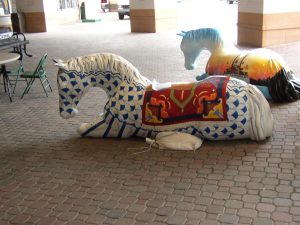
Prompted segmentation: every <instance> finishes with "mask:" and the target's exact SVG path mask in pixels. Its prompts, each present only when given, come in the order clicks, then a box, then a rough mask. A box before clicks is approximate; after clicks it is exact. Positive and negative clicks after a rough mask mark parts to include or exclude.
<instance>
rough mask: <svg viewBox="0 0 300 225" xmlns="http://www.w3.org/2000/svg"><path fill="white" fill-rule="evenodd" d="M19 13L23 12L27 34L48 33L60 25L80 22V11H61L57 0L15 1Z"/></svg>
mask: <svg viewBox="0 0 300 225" xmlns="http://www.w3.org/2000/svg"><path fill="white" fill-rule="evenodd" d="M15 1H16V8H17V10H18V12H23V13H24V17H25V21H26V32H28V33H31V32H46V31H49V30H51V29H54V28H55V27H56V26H58V25H59V24H63V23H69V22H74V21H78V20H79V9H78V8H76V9H65V10H59V9H58V5H57V1H56V0H15Z"/></svg>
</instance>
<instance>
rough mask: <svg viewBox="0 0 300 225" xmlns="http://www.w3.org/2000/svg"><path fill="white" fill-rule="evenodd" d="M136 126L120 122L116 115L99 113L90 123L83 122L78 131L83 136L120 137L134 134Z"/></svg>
mask: <svg viewBox="0 0 300 225" xmlns="http://www.w3.org/2000/svg"><path fill="white" fill-rule="evenodd" d="M134 132H135V128H134V127H133V126H130V125H128V124H126V123H125V122H120V121H119V120H117V119H116V118H115V117H113V116H111V115H110V114H109V115H108V116H105V115H104V114H101V115H99V116H98V117H97V118H96V119H94V120H93V121H92V122H90V123H83V124H81V125H80V126H79V128H78V133H79V134H80V135H81V136H82V137H100V138H106V137H118V138H127V137H130V136H132V135H133V134H134Z"/></svg>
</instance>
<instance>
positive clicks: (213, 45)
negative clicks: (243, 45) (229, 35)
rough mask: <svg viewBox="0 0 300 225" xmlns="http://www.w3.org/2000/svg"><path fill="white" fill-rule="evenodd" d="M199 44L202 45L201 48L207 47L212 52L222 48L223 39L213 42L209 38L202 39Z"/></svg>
mask: <svg viewBox="0 0 300 225" xmlns="http://www.w3.org/2000/svg"><path fill="white" fill-rule="evenodd" d="M199 43H200V42H199ZM201 46H203V47H202V49H207V50H208V51H209V52H210V53H211V54H213V53H214V52H216V51H223V50H224V44H223V41H220V42H215V41H212V40H210V39H204V40H203V41H201Z"/></svg>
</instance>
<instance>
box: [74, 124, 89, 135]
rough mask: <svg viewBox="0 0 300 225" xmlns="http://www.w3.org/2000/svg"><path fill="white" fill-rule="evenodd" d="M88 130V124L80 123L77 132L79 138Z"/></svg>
mask: <svg viewBox="0 0 300 225" xmlns="http://www.w3.org/2000/svg"><path fill="white" fill-rule="evenodd" d="M88 129H89V124H88V123H82V124H81V125H80V126H79V127H78V129H77V132H78V134H79V135H80V136H83V135H84V133H86V131H87V130H88Z"/></svg>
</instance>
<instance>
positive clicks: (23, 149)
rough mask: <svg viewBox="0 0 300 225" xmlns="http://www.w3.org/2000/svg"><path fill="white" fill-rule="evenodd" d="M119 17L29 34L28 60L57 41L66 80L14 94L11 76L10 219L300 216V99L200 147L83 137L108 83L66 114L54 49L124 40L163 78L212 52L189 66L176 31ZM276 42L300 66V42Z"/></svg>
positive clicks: (1, 215) (0, 178) (175, 220)
mask: <svg viewBox="0 0 300 225" xmlns="http://www.w3.org/2000/svg"><path fill="white" fill-rule="evenodd" d="M116 22H117V19H116V21H114V20H113V21H108V22H106V23H105V21H104V22H100V23H98V24H78V26H76V29H74V26H72V25H70V26H66V27H64V29H63V30H59V31H53V32H48V33H42V34H28V38H29V40H30V42H31V44H30V45H29V48H28V51H29V52H31V53H33V54H34V57H33V58H31V59H29V58H25V59H24V65H25V67H26V66H28V67H33V66H34V65H36V63H37V60H38V59H39V58H40V56H41V55H42V54H43V53H44V52H48V55H49V59H48V61H47V67H46V68H47V71H48V73H49V77H50V80H51V82H52V85H53V87H54V92H53V93H52V94H50V96H49V97H48V98H46V97H45V96H44V94H43V92H42V89H41V88H40V86H39V84H38V82H37V83H36V84H34V87H33V90H32V91H31V92H30V93H29V94H28V95H25V97H24V99H22V100H21V99H20V95H21V92H22V87H23V86H22V84H21V85H20V86H19V87H17V90H16V93H15V94H14V97H13V102H12V103H10V102H9V99H8V97H7V96H5V95H4V93H3V90H2V88H1V87H0V88H1V92H0V129H1V132H0V224H1V225H5V224H18V225H19V224H22V225H23V224H24V225H25V224H26V225H27V224H28V225H29V224H30V225H31V224H35V225H60V224H63V225H77V224H115V225H131V224H135V225H142V224H149V225H160V224H161V225H162V224H170V225H171V224H178V225H180V224H186V225H194V224H201V225H214V224H215V225H225V224H245V225H249V224H253V225H271V224H273V225H287V224H290V225H296V224H300V114H299V112H300V101H298V102H292V103H286V104H274V103H271V107H272V113H273V116H274V118H275V129H274V132H273V135H272V137H271V138H269V139H268V140H266V141H263V142H259V143H258V142H254V141H250V140H239V141H220V142H210V141H205V142H204V144H203V146H202V147H201V149H200V150H197V151H196V152H178V151H163V150H151V151H148V152H144V153H139V154H135V153H137V152H138V151H139V148H140V147H143V146H144V140H143V139H140V138H131V139H126V140H119V139H118V140H116V139H90V138H80V137H79V136H78V135H77V133H76V128H77V126H78V125H79V124H80V123H81V122H85V121H88V120H89V119H91V118H93V116H96V114H97V113H99V112H101V110H102V108H103V106H104V104H105V100H106V97H105V95H104V92H102V91H101V90H98V89H95V90H92V91H91V92H89V93H88V94H87V96H85V97H84V99H83V100H82V102H81V106H80V107H79V110H80V114H79V115H78V116H77V117H75V118H72V119H70V120H63V119H61V118H60V117H59V115H58V96H57V88H56V72H57V69H56V68H55V67H54V66H53V65H52V63H51V60H50V59H51V58H62V59H65V58H68V57H71V56H76V55H83V54H88V53H91V52H114V53H117V54H120V55H122V56H123V57H125V58H126V59H128V60H129V61H130V62H132V63H133V65H135V66H136V67H137V68H138V69H139V70H140V71H141V73H142V74H143V75H145V76H147V77H148V78H150V79H153V78H155V79H157V80H159V81H169V80H172V81H174V80H176V81H187V80H193V79H194V77H195V75H196V74H197V73H198V72H201V71H203V69H204V65H205V59H206V58H207V56H208V55H207V54H204V55H203V56H201V59H200V61H201V64H200V66H199V68H198V71H185V69H184V68H183V56H182V53H181V52H180V50H179V43H180V39H179V37H178V36H176V35H175V33H171V32H166V33H161V34H132V33H130V32H129V31H126V29H127V28H128V24H129V23H128V21H126V20H125V21H118V23H122V24H123V25H122V27H121V28H120V29H119V30H115V29H112V31H111V32H107V31H105V29H104V28H105V26H106V25H107V26H108V27H109V26H111V27H113V26H114V24H115V23H116ZM82 31H84V32H82ZM271 49H273V50H275V51H277V52H278V53H280V54H281V55H282V56H283V57H284V58H285V59H286V61H287V63H288V64H289V65H290V67H291V68H293V70H294V71H295V73H296V74H297V75H298V77H299V75H300V63H299V58H300V42H296V43H291V44H287V45H279V46H273V47H271ZM183 74H184V76H182V75H183Z"/></svg>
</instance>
